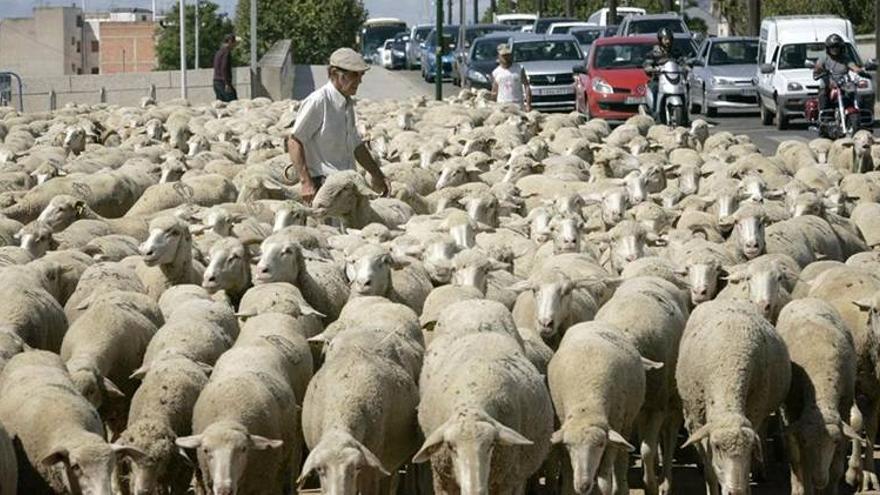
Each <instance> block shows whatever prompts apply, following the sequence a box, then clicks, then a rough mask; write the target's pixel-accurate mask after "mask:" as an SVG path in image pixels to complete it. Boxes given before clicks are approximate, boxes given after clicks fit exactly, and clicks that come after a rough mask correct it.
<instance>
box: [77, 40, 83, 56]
mask: <svg viewBox="0 0 880 495" xmlns="http://www.w3.org/2000/svg"><path fill="white" fill-rule="evenodd" d="M81 51H82V43H80V42H79V41H77V42H76V53H79V52H81Z"/></svg>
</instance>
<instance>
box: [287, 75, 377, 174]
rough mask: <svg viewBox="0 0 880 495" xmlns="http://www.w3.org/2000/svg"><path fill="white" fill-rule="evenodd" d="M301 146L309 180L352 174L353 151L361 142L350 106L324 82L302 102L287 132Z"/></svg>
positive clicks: (348, 101)
mask: <svg viewBox="0 0 880 495" xmlns="http://www.w3.org/2000/svg"><path fill="white" fill-rule="evenodd" d="M291 134H292V135H293V136H295V137H296V138H297V139H298V140H299V141H300V142H301V143H302V145H303V148H304V149H305V155H306V165H307V166H308V169H309V175H311V176H312V177H319V176H326V175H328V174H332V173H333V172H339V171H342V170H354V150H355V148H357V147H358V146H360V144H361V142H362V139H361V136H360V133H358V130H357V121H356V118H355V114H354V102H353V101H352V100H351V98H347V97H346V96H345V95H343V94H342V93H340V92H339V90H337V89H336V87H335V86H333V83H331V82H328V83H327V84H325V85H324V86H323V87H321V88H320V89H318V90H316V91H314V92H313V93H312V94H310V95H309V96H308V97H307V98H306V99H305V100H303V102H302V106H300V108H299V112H297V115H296V122H295V123H294V124H293V131H292V132H291Z"/></svg>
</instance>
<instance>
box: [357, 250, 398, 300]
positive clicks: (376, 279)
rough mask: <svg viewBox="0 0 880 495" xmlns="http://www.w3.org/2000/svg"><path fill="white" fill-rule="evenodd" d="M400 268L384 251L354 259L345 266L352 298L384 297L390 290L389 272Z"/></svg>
mask: <svg viewBox="0 0 880 495" xmlns="http://www.w3.org/2000/svg"><path fill="white" fill-rule="evenodd" d="M402 267H403V264H402V263H400V262H399V261H398V260H395V259H394V257H393V256H392V255H391V253H388V252H385V251H384V250H382V251H378V250H376V251H373V252H367V253H363V254H361V255H360V256H356V257H354V258H353V259H352V260H349V262H348V263H346V266H345V274H346V276H347V277H348V280H349V284H350V285H349V286H350V287H351V294H352V296H384V295H385V294H387V293H388V291H389V290H390V289H391V270H392V269H393V268H402Z"/></svg>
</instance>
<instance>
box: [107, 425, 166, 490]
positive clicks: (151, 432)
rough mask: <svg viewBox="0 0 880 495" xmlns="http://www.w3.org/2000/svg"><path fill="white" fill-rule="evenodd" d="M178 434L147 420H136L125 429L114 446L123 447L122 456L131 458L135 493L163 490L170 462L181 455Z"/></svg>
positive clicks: (131, 485)
mask: <svg viewBox="0 0 880 495" xmlns="http://www.w3.org/2000/svg"><path fill="white" fill-rule="evenodd" d="M175 436H176V435H175V434H174V431H172V430H171V429H170V428H168V427H161V426H158V425H157V424H155V423H153V422H144V421H138V422H135V423H134V424H132V425H130V426H129V428H127V429H126V430H125V431H124V432H122V434H121V435H120V438H119V440H118V441H117V443H115V444H114V445H113V447H114V448H117V449H121V450H119V451H118V454H119V455H120V457H121V458H123V457H124V458H127V459H128V460H129V467H130V470H131V475H130V478H129V480H130V487H131V493H134V494H136V495H147V494H152V493H156V492H157V491H158V490H159V487H160V486H161V483H162V478H164V477H165V473H166V472H167V470H168V462H169V461H170V460H171V459H173V458H174V456H177V455H179V454H178V450H177V446H176V445H174V438H175ZM141 448H143V449H144V450H145V451H146V453H143V452H142V451H141Z"/></svg>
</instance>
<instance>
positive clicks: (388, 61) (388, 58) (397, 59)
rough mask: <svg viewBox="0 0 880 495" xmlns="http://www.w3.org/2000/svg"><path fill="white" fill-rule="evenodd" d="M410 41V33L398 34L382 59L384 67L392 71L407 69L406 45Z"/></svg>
mask: <svg viewBox="0 0 880 495" xmlns="http://www.w3.org/2000/svg"><path fill="white" fill-rule="evenodd" d="M408 41H409V33H407V32H403V33H397V35H396V36H394V39H392V40H391V44H390V45H388V46H387V47H386V48H385V53H384V54H383V58H382V67H385V68H386V69H391V70H397V69H402V68H404V67H406V43H407V42H408Z"/></svg>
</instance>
